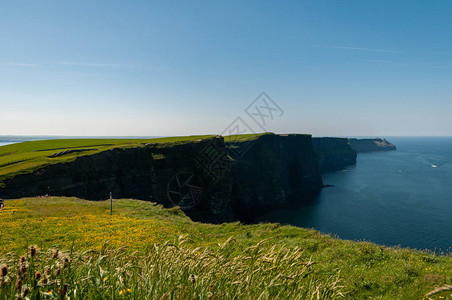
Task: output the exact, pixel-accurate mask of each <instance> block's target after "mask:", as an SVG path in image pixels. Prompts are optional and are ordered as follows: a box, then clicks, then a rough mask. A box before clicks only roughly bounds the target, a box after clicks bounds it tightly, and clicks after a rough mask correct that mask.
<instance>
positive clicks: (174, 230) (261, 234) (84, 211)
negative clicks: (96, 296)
mask: <svg viewBox="0 0 452 300" xmlns="http://www.w3.org/2000/svg"><path fill="white" fill-rule="evenodd" d="M109 209H110V208H109V202H108V201H106V202H88V201H84V200H79V199H76V198H60V197H51V198H27V199H21V200H14V201H8V202H6V207H5V209H4V210H2V211H0V222H1V224H2V231H1V233H2V234H1V236H0V253H2V254H3V258H0V264H1V261H2V260H6V259H8V257H9V256H5V253H7V252H13V253H16V254H22V253H25V252H26V248H27V247H28V246H29V245H33V244H34V245H38V246H39V247H42V248H44V249H46V248H48V247H50V246H52V245H55V246H57V247H59V248H60V249H62V248H70V247H71V246H72V247H73V248H74V249H76V250H77V251H82V250H84V249H88V248H92V249H96V250H99V249H100V248H101V247H102V245H103V241H104V240H110V245H111V246H112V247H119V246H122V245H128V246H129V247H131V249H130V252H132V250H140V251H144V249H146V247H147V246H149V245H150V244H153V243H159V242H163V241H165V240H174V238H175V237H176V236H178V235H180V234H183V235H188V237H189V238H190V239H191V240H192V241H193V243H188V244H186V245H188V246H186V247H187V249H194V248H196V247H206V248H207V249H209V250H210V251H212V252H213V253H214V254H212V255H213V256H215V255H218V257H220V256H221V255H223V254H224V253H223V252H221V251H224V250H221V249H220V247H218V243H220V244H221V243H224V242H226V241H227V240H228V238H230V237H232V238H233V239H234V241H235V242H234V243H233V244H232V246H230V247H229V250H228V253H229V252H230V254H228V255H229V256H228V258H227V259H226V260H224V261H222V262H217V263H216V264H217V266H216V269H217V270H222V269H227V268H230V267H231V266H236V267H237V268H239V267H240V266H242V265H240V266H239V265H237V264H242V263H243V264H247V263H248V262H247V261H248V260H247V259H246V257H249V256H246V255H248V254H246V255H245V256H243V255H244V253H245V252H243V251H244V249H246V248H247V247H249V246H253V245H256V244H257V243H258V242H260V241H262V240H265V242H264V243H263V244H262V246H261V248H260V251H262V253H264V254H262V257H260V258H259V259H257V260H256V264H258V263H263V264H264V262H265V260H266V258H265V257H266V256H269V254H268V253H272V251H274V250H272V249H273V248H272V247H273V246H276V247H277V248H282V247H284V249H288V251H295V252H296V251H298V250H296V248H297V247H299V248H300V249H301V254H300V255H301V256H300V257H299V258H298V259H297V260H295V261H292V263H294V262H296V261H302V262H309V261H310V260H312V261H313V262H314V263H315V264H313V265H312V266H311V265H310V266H309V272H312V273H310V275H309V276H308V277H309V278H314V279H313V280H314V281H312V282H316V284H317V285H316V287H315V288H318V287H319V285H320V286H323V287H326V286H328V284H334V282H335V281H336V276H337V275H338V274H339V276H340V280H341V281H340V285H343V286H344V287H343V289H342V291H343V292H346V293H347V294H346V295H347V297H346V298H349V299H422V295H424V294H425V293H426V292H428V291H430V290H432V289H433V288H435V287H439V286H443V285H444V284H451V281H452V257H450V256H436V255H432V254H429V253H426V252H420V251H413V250H408V249H399V248H386V247H381V246H378V245H375V244H372V243H368V242H359V243H358V242H352V241H344V240H338V239H335V238H332V237H330V236H328V235H322V234H320V233H319V232H317V231H314V230H308V229H302V228H296V227H292V226H280V225H278V224H257V225H246V226H245V225H241V224H239V223H230V224H222V225H210V224H201V223H194V222H192V221H191V220H189V219H188V218H187V217H185V216H184V214H183V213H182V212H181V211H180V210H178V209H177V208H175V209H169V210H167V209H163V208H162V207H161V206H159V205H155V204H153V203H150V202H144V201H137V200H114V215H113V217H110V216H109ZM180 251H185V250H180ZM203 251H204V250H203ZM203 251H201V250H199V249H198V250H195V252H193V253H191V254H190V255H191V256H193V255H194V257H195V258H194V261H195V262H196V265H197V266H198V263H201V261H204V259H207V258H206V257H203V259H202V260H199V259H196V257H197V255H198V253H205V252H203ZM178 253H179V254H180V252H178ZM215 253H216V254H215ZM246 253H247V252H246ZM259 253H261V252H259ZM291 253H292V252H291ZM179 254H178V255H179ZM220 254H221V255H220ZM199 255H202V254H199ZM208 256H209V257H211V255H208ZM179 258H180V257H179V256H177V257H175V258H174V259H175V261H177V259H179ZM139 259H143V260H144V261H143V262H142V263H143V264H145V265H146V262H145V260H146V258H143V257H141V258H139ZM149 259H151V258H149ZM169 261H171V259H170V260H169ZM148 263H149V262H148ZM166 263H168V264H171V263H170V262H166ZM264 265H265V264H264ZM290 266H291V263H288V264H287V265H283V267H284V268H283V269H284V270H286V269H287V270H289V269H290ZM79 267H80V268H82V267H83V266H79ZM84 267H86V266H84ZM116 267H117V266H116ZM167 267H168V268H170V266H167ZM242 267H243V266H242ZM248 267H249V266H248ZM248 267H247V268H248ZM104 268H105V267H104ZM180 268H181V270H182V269H183V268H185V267H182V266H181V267H180ZM187 268H189V269H190V268H192V267H189V266H187ZM193 268H194V267H193ZM203 268H204V269H205V268H207V266H203V267H202V268H201V269H200V270H198V269H196V268H194V269H190V270H192V272H200V274H198V273H197V276H201V277H202V276H203V275H205V276H213V275H211V273H208V274H207V273H206V274H203V273H202V272H203V271H202V270H203ZM240 268H241V267H240ZM300 268H301V267H300ZM168 270H169V269H167V271H168ZM187 270H188V269H187ZM193 270H195V271H193ZM196 270H198V271H196ZM259 270H260V271H257V272H258V273H256V274H260V273H259V272H263V271H262V269H261V268H259ZM168 272H170V273H171V272H176V273H175V274H173V275H172V276H173V277H171V276H170V277H171V278H173V280H176V279H174V278H175V277H177V276H176V275H177V274H178V273H177V272H178V271H177V270H172V271H168ZM187 272H188V271H187ZM206 272H207V271H206ZM209 272H210V271H209ZM309 272H308V273H309ZM93 273H95V271H94V270H93ZM240 274H241V273H240ZM181 276H182V275H181ZM184 276H185V275H184ZM215 276H220V275H218V274H216V275H215ZM215 276H214V277H215ZM221 276H223V277H221ZM221 276H220V277H221V278H222V280H223V281H221V282H222V283H221V284H222V285H221V287H222V288H221V289H222V290H223V292H226V291H227V292H228V293H229V292H231V293H232V292H234V293H235V292H238V291H237V290H234V286H233V285H231V284H232V282H233V281H234V280H236V279H237V278H228V275H227V274H223V275H221ZM229 276H232V275H229ZM235 276H239V275H237V274H236V275H235ZM256 276H257V275H256ZM259 276H263V277H262V282H266V283H268V282H267V279H265V276H264V275H262V274H261V275H259ZM301 277H302V276H301ZM301 277H300V278H299V279H295V280H296V281H297V280H302V278H301ZM206 278H207V277H206ZM215 278H217V277H215ZM205 280H207V279H205ZM208 280H213V279H212V278H211V277H209V279H208ZM216 280H217V281H219V280H220V279H219V278H217V279H216ZM243 280H245V279H243ZM303 280H304V279H303ZM291 282H292V281H291ZM297 282H298V281H297ZM309 282H311V281H309ZM312 282H311V283H312ZM172 284H174V285H178V284H180V285H181V287H182V286H185V284H186V282H185V281H183V282H182V283H180V282H174V283H172ZM306 284H307V283H306ZM218 285H220V283H218ZM137 288H138V287H137ZM168 288H170V287H168ZM248 288H249V290H247V288H246V287H242V288H240V289H239V291H242V290H243V292H247V293H249V294H243V295H242V296H243V297H248V296H249V297H251V296H253V298H254V296H255V297H256V298H257V296H258V295H259V293H260V291H261V289H262V287H259V286H258V285H257V283H256V286H254V285H253V287H252V288H251V287H248ZM208 289H209V288H208V284H207V287H206V288H204V289H202V287H200V290H199V292H196V295H201V294H202V293H203V292H202V291H204V292H206V290H208ZM179 290H180V289H179ZM182 290H183V289H182ZM182 290H180V291H182ZM100 292H101V291H99V293H100ZM267 292H268V291H267ZM181 293H182V292H181ZM194 293H195V292H194ZM255 293H257V294H255ZM269 293H270V292H269ZM449 294H450V291H449ZM159 295H160V294H159ZM181 295H182V294H179V297H182V296H181ZM203 295H205V294H203ZM228 295H229V294H228ZM440 295H442V296H444V295H446V294H444V293H443V294H438V295H435V296H432V299H442V298H439V296H440ZM447 295H448V294H447ZM135 296H136V297H138V298H139V297H143V295H142V294H140V295H138V294H136V295H135ZM223 296H224V295H223ZM102 297H103V296H102ZM105 297H106V296H105ZM199 297H200V298H204V299H206V298H207V296H206V297H202V295H201V296H199ZM224 297H225V298H227V297H226V296H224ZM329 297H331V298H334V297H333V295H330V296H327V297H326V298H329ZM192 298H193V297H192ZM216 298H218V297H214V299H216ZM264 298H265V297H264ZM0 299H1V297H0Z"/></svg>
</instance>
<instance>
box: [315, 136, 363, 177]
mask: <svg viewBox="0 0 452 300" xmlns="http://www.w3.org/2000/svg"><path fill="white" fill-rule="evenodd" d="M312 146H313V148H314V151H315V153H316V154H317V155H318V156H319V161H320V168H321V170H322V172H325V171H336V170H342V169H344V167H346V166H348V165H354V164H356V152H355V150H353V149H352V147H351V146H350V144H349V142H348V139H346V138H330V137H325V138H313V139H312Z"/></svg>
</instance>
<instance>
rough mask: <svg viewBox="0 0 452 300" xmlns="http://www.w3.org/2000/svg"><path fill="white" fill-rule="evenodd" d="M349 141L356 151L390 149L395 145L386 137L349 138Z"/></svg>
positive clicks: (393, 148)
mask: <svg viewBox="0 0 452 300" xmlns="http://www.w3.org/2000/svg"><path fill="white" fill-rule="evenodd" d="M349 143H350V145H351V146H352V148H353V150H355V151H356V152H358V153H359V152H373V151H391V150H397V148H396V146H394V145H393V144H392V143H390V142H388V141H387V140H386V139H380V138H378V139H349Z"/></svg>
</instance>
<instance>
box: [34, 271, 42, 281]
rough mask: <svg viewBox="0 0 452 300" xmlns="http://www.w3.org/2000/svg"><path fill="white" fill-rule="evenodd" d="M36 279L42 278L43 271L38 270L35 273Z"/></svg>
mask: <svg viewBox="0 0 452 300" xmlns="http://www.w3.org/2000/svg"><path fill="white" fill-rule="evenodd" d="M35 279H36V280H39V279H41V272H39V271H36V273H35Z"/></svg>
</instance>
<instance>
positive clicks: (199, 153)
mask: <svg viewBox="0 0 452 300" xmlns="http://www.w3.org/2000/svg"><path fill="white" fill-rule="evenodd" d="M226 144H227V145H226ZM226 144H225V142H224V139H223V137H220V136H217V137H207V138H200V139H197V140H192V141H187V142H184V143H143V144H139V145H135V146H133V147H113V148H111V149H110V148H108V149H107V150H105V151H101V152H95V153H93V154H90V155H84V153H86V152H83V151H72V150H83V149H72V150H71V151H68V150H63V151H62V150H61V149H59V150H55V149H54V153H53V154H50V153H49V155H48V156H47V157H46V159H47V160H52V159H63V158H64V157H65V155H80V156H75V157H74V158H73V160H68V161H60V162H59V163H55V164H43V165H40V166H39V167H37V169H34V170H33V171H32V172H28V171H27V172H22V173H21V172H16V173H14V176H9V175H8V174H4V176H3V177H2V178H3V179H2V186H3V187H2V188H0V197H3V198H19V197H27V196H36V195H46V194H49V195H54V196H76V197H80V198H84V199H89V200H101V199H106V198H108V196H109V193H110V192H112V195H113V197H114V198H134V199H141V200H148V201H153V202H157V203H161V204H163V205H165V206H168V207H169V206H174V205H178V206H181V208H182V209H183V210H184V211H185V212H186V213H187V215H189V216H190V217H191V218H192V219H193V220H200V221H205V222H224V221H233V220H236V219H237V218H238V217H239V216H240V215H241V213H242V211H243V210H244V209H247V208H255V207H260V208H263V207H266V206H268V205H272V204H275V203H284V202H286V201H289V198H290V196H291V195H294V194H295V193H305V192H308V191H311V190H318V189H320V188H321V187H322V180H321V176H320V170H319V167H318V160H317V156H316V155H315V153H314V152H313V150H312V144H311V136H310V135H275V134H264V135H255V136H251V137H249V138H245V139H238V140H231V139H229V140H228V142H227V143H226ZM28 147H30V145H28ZM85 147H86V145H85ZM243 147H246V150H247V151H246V152H243V153H240V154H237V152H236V150H237V149H243ZM89 149H90V150H89V151H94V150H93V149H91V148H89ZM41 150H42V149H41ZM41 150H39V151H41ZM44 150H45V151H50V150H49V149H44ZM44 150H42V151H44ZM85 150H86V149H85ZM87 151H88V150H87ZM89 151H88V153H90V152H89ZM32 153H34V152H33V151H32ZM21 155H24V154H21ZM49 157H51V158H49ZM9 160H10V161H14V157H11V158H9ZM12 165H13V166H14V163H12ZM2 168H11V163H9V164H5V165H4V167H0V171H1V169H2Z"/></svg>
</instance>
